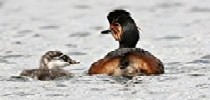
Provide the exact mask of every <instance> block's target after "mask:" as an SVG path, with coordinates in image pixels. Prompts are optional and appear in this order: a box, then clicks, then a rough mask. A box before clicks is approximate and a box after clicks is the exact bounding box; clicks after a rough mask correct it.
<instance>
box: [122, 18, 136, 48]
mask: <svg viewBox="0 0 210 100" xmlns="http://www.w3.org/2000/svg"><path fill="white" fill-rule="evenodd" d="M122 28H123V33H122V39H121V40H120V41H119V48H135V47H136V44H137V43H138V41H139V38H140V36H139V30H138V27H137V26H136V24H135V23H130V22H128V23H127V24H124V25H122Z"/></svg>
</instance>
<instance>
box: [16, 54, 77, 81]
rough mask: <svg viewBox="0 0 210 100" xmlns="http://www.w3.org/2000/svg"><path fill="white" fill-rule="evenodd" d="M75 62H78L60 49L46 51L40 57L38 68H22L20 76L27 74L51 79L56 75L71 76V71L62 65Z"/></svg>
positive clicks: (37, 77)
mask: <svg viewBox="0 0 210 100" xmlns="http://www.w3.org/2000/svg"><path fill="white" fill-rule="evenodd" d="M77 63H79V62H76V61H75V60H72V59H71V58H70V57H69V56H67V55H64V54H63V53H62V52H61V51H48V52H46V53H45V54H44V55H43V56H42V57H41V60H40V67H39V69H27V70H23V71H22V72H21V74H20V76H28V77H31V78H34V79H37V80H53V79H55V78H57V77H62V76H71V73H69V72H68V71H66V70H64V69H63V67H66V66H69V65H70V64H77Z"/></svg>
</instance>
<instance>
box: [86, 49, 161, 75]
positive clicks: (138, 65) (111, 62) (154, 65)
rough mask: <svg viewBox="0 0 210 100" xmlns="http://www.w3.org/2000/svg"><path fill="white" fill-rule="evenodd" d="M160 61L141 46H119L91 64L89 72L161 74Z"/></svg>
mask: <svg viewBox="0 0 210 100" xmlns="http://www.w3.org/2000/svg"><path fill="white" fill-rule="evenodd" d="M162 73H164V68H163V64H162V62H161V61H160V60H159V59H157V58H156V57H155V56H153V55H152V54H151V53H149V52H148V51H145V50H143V49H141V48H119V49H116V50H114V51H111V52H109V53H108V54H107V55H106V56H105V57H104V58H103V59H100V60H99V61H97V62H95V63H93V64H92V66H91V68H90V69H89V74H108V75H114V76H115V75H116V76H136V75H151V74H162Z"/></svg>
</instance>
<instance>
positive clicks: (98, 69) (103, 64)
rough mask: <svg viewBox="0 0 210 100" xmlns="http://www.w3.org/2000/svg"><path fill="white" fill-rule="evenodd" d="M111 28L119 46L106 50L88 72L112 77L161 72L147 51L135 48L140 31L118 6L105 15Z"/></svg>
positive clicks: (155, 60) (159, 63) (159, 66)
mask: <svg viewBox="0 0 210 100" xmlns="http://www.w3.org/2000/svg"><path fill="white" fill-rule="evenodd" d="M107 19H108V21H109V24H110V30H105V31H102V34H107V33H112V36H113V37H114V38H115V40H116V41H118V42H119V48H118V49H116V50H114V51H111V52H109V53H108V54H107V55H106V56H105V57H104V58H103V59H100V60H98V61H97V62H95V63H93V64H92V65H91V67H90V69H89V70H88V73H89V74H90V75H93V74H108V75H113V76H137V75H157V74H163V73H164V66H163V63H162V62H161V61H160V60H159V59H157V58H156V57H155V56H153V55H152V54H151V53H149V52H148V51H145V50H143V49H141V48H136V44H137V42H138V41H139V37H140V36H139V30H138V27H137V26H136V23H135V21H134V20H133V19H132V17H131V16H130V13H129V12H127V11H126V10H122V9H117V10H114V11H112V12H110V13H109V14H108V16H107Z"/></svg>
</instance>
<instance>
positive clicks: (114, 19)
mask: <svg viewBox="0 0 210 100" xmlns="http://www.w3.org/2000/svg"><path fill="white" fill-rule="evenodd" d="M107 19H108V21H109V24H110V30H111V32H112V35H113V37H114V38H115V39H116V40H117V41H119V44H120V48H135V46H136V44H137V42H138V41H139V38H140V36H139V30H138V27H137V26H136V23H135V21H134V20H133V18H132V17H131V15H130V13H129V12H127V11H126V10H123V9H117V10H114V11H112V12H110V13H109V14H108V16H107Z"/></svg>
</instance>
